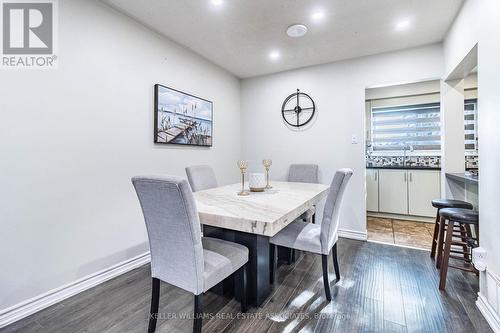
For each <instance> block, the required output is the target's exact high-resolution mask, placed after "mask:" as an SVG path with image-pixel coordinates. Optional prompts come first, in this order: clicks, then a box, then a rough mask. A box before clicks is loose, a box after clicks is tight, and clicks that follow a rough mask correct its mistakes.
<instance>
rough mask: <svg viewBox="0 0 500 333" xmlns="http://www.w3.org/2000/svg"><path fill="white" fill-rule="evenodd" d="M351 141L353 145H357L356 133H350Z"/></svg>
mask: <svg viewBox="0 0 500 333" xmlns="http://www.w3.org/2000/svg"><path fill="white" fill-rule="evenodd" d="M351 143H352V144H353V145H357V144H358V136H357V135H356V134H353V135H352V137H351Z"/></svg>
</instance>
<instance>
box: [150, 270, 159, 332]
mask: <svg viewBox="0 0 500 333" xmlns="http://www.w3.org/2000/svg"><path fill="white" fill-rule="evenodd" d="M152 283H153V284H152V288H151V310H150V312H149V327H148V333H154V331H155V330H156V320H157V319H158V305H159V303H160V280H159V279H157V278H153V281H152Z"/></svg>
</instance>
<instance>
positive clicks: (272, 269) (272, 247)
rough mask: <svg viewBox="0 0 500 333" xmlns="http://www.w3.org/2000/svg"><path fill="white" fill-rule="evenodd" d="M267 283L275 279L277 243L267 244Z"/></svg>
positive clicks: (271, 282)
mask: <svg viewBox="0 0 500 333" xmlns="http://www.w3.org/2000/svg"><path fill="white" fill-rule="evenodd" d="M269 259H270V260H269V266H270V267H269V273H270V274H269V275H270V276H269V283H270V284H273V283H274V281H275V279H276V269H277V268H278V247H277V245H274V244H270V245H269Z"/></svg>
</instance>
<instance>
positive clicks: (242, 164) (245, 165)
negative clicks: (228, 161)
mask: <svg viewBox="0 0 500 333" xmlns="http://www.w3.org/2000/svg"><path fill="white" fill-rule="evenodd" d="M238 168H240V171H241V191H240V192H238V195H249V194H250V193H249V192H248V191H245V172H246V171H247V168H248V161H243V160H239V161H238Z"/></svg>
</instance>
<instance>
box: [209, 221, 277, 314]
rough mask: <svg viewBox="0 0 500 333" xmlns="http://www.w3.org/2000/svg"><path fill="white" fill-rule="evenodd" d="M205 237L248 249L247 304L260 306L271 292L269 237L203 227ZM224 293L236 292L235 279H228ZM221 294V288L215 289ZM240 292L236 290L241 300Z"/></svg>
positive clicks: (225, 282) (224, 285)
mask: <svg viewBox="0 0 500 333" xmlns="http://www.w3.org/2000/svg"><path fill="white" fill-rule="evenodd" d="M203 236H206V237H213V238H219V239H223V240H227V241H230V242H234V243H238V244H241V245H245V246H246V247H248V250H249V253H248V264H247V274H248V275H247V302H248V304H250V305H253V306H260V305H261V304H262V303H263V302H264V300H266V298H267V297H268V296H269V292H270V284H269V277H270V270H269V264H270V261H269V237H267V236H262V235H256V234H250V233H247V232H241V231H236V230H229V229H223V228H217V227H212V226H207V225H204V226H203ZM222 289H223V290H222V292H224V293H232V292H233V290H234V279H233V278H232V277H230V278H228V279H226V281H224V284H223V288H222ZM214 291H215V292H221V286H218V287H216V288H215V289H214ZM239 292H240V290H236V295H235V297H236V299H237V300H239V299H240V297H241V296H240V295H239Z"/></svg>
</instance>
